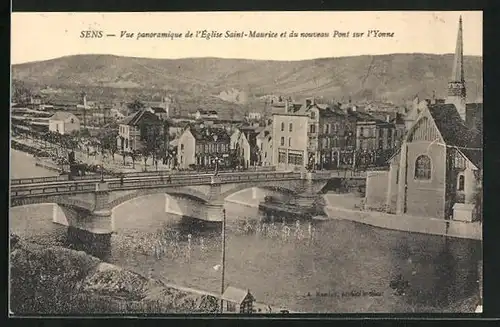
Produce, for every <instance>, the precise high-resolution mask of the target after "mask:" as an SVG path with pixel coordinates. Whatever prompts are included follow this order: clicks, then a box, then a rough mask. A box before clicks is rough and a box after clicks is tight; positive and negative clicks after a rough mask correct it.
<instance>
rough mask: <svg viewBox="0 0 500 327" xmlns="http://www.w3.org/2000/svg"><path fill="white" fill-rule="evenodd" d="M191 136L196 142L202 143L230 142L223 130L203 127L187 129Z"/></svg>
mask: <svg viewBox="0 0 500 327" xmlns="http://www.w3.org/2000/svg"><path fill="white" fill-rule="evenodd" d="M189 130H190V132H191V134H193V136H194V138H195V139H196V140H198V141H204V142H230V139H231V138H230V136H229V134H228V133H227V131H226V130H225V129H224V128H213V127H203V128H196V127H190V128H189Z"/></svg>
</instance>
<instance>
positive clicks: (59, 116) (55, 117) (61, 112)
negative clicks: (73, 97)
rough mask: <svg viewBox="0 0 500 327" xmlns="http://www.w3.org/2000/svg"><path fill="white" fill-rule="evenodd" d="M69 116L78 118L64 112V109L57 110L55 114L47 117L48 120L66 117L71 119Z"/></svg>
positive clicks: (64, 118)
mask: <svg viewBox="0 0 500 327" xmlns="http://www.w3.org/2000/svg"><path fill="white" fill-rule="evenodd" d="M71 118H73V119H78V118H76V116H75V115H73V114H72V113H69V112H64V111H58V112H56V113H55V114H53V115H52V116H50V118H49V119H50V120H67V119H71Z"/></svg>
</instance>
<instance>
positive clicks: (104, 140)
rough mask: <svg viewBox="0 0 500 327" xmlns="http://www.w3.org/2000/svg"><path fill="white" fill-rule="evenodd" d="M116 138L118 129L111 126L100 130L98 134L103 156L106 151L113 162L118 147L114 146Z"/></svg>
mask: <svg viewBox="0 0 500 327" xmlns="http://www.w3.org/2000/svg"><path fill="white" fill-rule="evenodd" d="M117 137H118V129H117V128H115V126H112V125H108V126H107V127H105V128H102V129H101V130H100V131H99V134H98V139H99V143H100V144H101V149H102V152H103V154H104V151H108V152H109V153H110V154H111V156H112V158H113V161H114V160H115V153H116V152H118V145H117V144H116V139H117Z"/></svg>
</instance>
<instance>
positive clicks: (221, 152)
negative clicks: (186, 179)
mask: <svg viewBox="0 0 500 327" xmlns="http://www.w3.org/2000/svg"><path fill="white" fill-rule="evenodd" d="M230 141H231V139H230V136H229V134H228V133H227V131H226V130H225V129H221V128H211V127H203V128H199V127H196V126H188V127H187V128H186V129H185V130H184V132H183V133H182V135H181V136H180V137H179V138H178V140H177V163H178V168H180V169H191V168H195V167H198V168H201V167H203V168H215V166H218V167H219V168H223V167H228V166H231V165H232V164H233V162H232V160H233V158H232V157H231V156H230Z"/></svg>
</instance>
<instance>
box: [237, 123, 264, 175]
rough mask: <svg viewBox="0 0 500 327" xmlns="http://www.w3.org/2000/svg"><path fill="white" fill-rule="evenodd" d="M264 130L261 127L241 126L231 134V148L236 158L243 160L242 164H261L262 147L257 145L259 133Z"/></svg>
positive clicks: (248, 165) (246, 166) (245, 165)
mask: <svg viewBox="0 0 500 327" xmlns="http://www.w3.org/2000/svg"><path fill="white" fill-rule="evenodd" d="M262 130H263V128H260V127H253V126H241V127H238V128H235V129H234V131H233V133H232V134H231V145H230V148H231V150H232V151H233V152H234V155H235V156H236V158H238V160H239V161H241V164H240V165H241V166H243V167H245V168H248V167H250V166H256V165H260V149H259V147H258V145H257V135H259V133H260V132H261V131H262Z"/></svg>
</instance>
